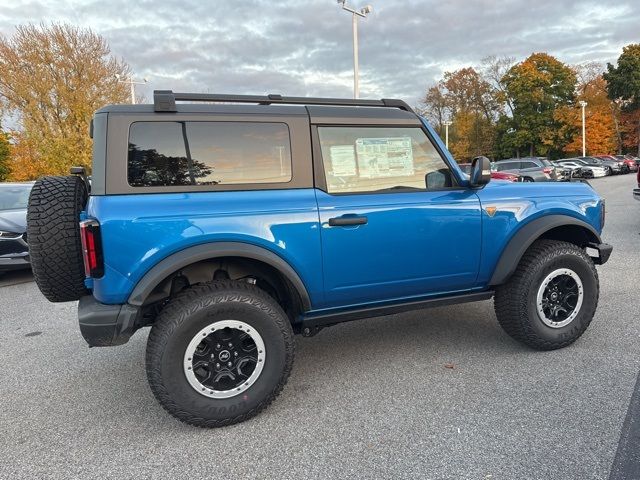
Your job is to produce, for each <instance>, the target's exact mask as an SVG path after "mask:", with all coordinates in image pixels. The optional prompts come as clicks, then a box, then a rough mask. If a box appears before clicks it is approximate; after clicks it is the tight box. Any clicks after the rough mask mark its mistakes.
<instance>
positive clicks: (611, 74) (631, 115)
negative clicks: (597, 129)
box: [603, 44, 640, 155]
mask: <svg viewBox="0 0 640 480" xmlns="http://www.w3.org/2000/svg"><path fill="white" fill-rule="evenodd" d="M603 77H604V79H605V80H606V81H607V92H608V94H609V98H610V99H611V100H613V101H614V102H617V103H618V104H619V105H620V107H621V109H622V111H623V113H624V115H623V117H622V118H623V122H624V123H625V124H626V125H624V126H623V127H622V129H623V130H625V131H626V134H627V135H626V136H627V139H626V141H625V144H627V145H630V144H634V145H635V146H636V147H637V154H638V155H640V44H632V45H627V46H626V47H624V48H623V49H622V54H621V55H620V56H619V57H618V65H617V66H616V67H614V66H613V65H612V64H610V63H609V64H607V72H606V73H605V74H604V75H603Z"/></svg>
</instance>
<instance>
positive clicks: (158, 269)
mask: <svg viewBox="0 0 640 480" xmlns="http://www.w3.org/2000/svg"><path fill="white" fill-rule="evenodd" d="M226 257H233V258H240V259H247V260H254V261H257V262H260V263H262V264H265V265H268V266H269V267H271V268H273V269H274V270H275V271H277V272H278V273H279V274H280V275H282V276H283V277H284V278H285V279H286V280H287V281H289V282H290V283H291V285H292V286H293V289H294V290H295V292H297V294H298V295H299V299H300V302H301V306H302V308H303V309H304V310H305V311H307V310H310V309H311V298H310V296H309V292H308V290H307V288H306V286H305V284H304V282H303V281H302V279H301V278H300V276H299V275H298V273H297V272H296V271H295V269H294V268H293V267H292V266H291V265H290V264H289V263H288V262H287V261H286V260H284V259H283V258H282V257H280V256H279V255H277V254H275V253H273V252H272V251H270V250H267V249H266V248H264V247H259V246H256V245H252V244H249V243H242V242H213V243H206V244H201V245H195V246H192V247H188V248H186V249H184V250H180V251H179V252H176V253H173V254H171V255H169V256H168V257H166V258H164V259H163V260H161V261H160V262H158V263H157V264H156V265H155V266H153V268H151V269H150V270H149V271H148V272H147V273H145V274H144V275H143V276H142V278H141V279H140V280H139V281H138V283H137V284H136V286H135V287H134V289H133V291H132V292H131V294H130V295H129V298H128V301H127V302H128V303H129V304H130V305H134V306H142V305H143V304H144V302H145V300H146V299H147V298H148V297H149V295H150V294H151V293H152V292H153V291H154V289H155V288H156V287H158V286H159V285H160V284H161V283H162V282H163V281H164V280H166V279H167V278H168V277H170V276H171V275H173V274H175V273H176V272H178V271H180V270H181V269H182V268H185V267H188V266H190V265H193V264H195V263H198V262H203V261H207V260H216V259H221V258H226Z"/></svg>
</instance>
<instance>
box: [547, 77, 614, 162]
mask: <svg viewBox="0 0 640 480" xmlns="http://www.w3.org/2000/svg"><path fill="white" fill-rule="evenodd" d="M579 78H580V81H579V85H578V98H577V100H579V101H580V100H583V101H585V102H587V107H586V110H585V129H586V147H587V152H588V153H589V154H590V155H606V154H610V153H612V152H614V151H615V150H616V145H617V140H616V138H617V135H616V122H615V118H614V111H613V110H612V105H611V103H612V102H611V100H609V97H608V96H607V82H606V81H605V80H604V78H603V77H602V75H601V74H596V75H595V76H593V75H591V74H589V75H588V76H585V75H579ZM557 120H559V121H560V122H562V123H563V124H564V126H563V127H561V128H562V129H566V130H567V131H568V132H569V134H568V135H567V136H568V138H569V142H568V143H567V145H565V147H564V151H565V152H567V153H574V154H580V155H582V115H581V110H580V107H579V104H578V102H577V103H576V105H574V106H571V107H562V108H560V109H558V110H557Z"/></svg>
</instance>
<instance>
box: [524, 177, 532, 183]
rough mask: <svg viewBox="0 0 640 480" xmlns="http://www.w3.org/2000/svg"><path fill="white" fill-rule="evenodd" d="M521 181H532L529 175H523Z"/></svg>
mask: <svg viewBox="0 0 640 480" xmlns="http://www.w3.org/2000/svg"><path fill="white" fill-rule="evenodd" d="M522 181H523V182H533V178H531V177H523V178H522Z"/></svg>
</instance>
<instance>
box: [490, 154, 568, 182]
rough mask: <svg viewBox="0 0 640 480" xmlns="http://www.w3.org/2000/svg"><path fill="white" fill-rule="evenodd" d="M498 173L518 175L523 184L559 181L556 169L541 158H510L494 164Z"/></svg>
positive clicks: (494, 168)
mask: <svg viewBox="0 0 640 480" xmlns="http://www.w3.org/2000/svg"><path fill="white" fill-rule="evenodd" d="M492 170H494V171H497V172H504V171H506V172H509V173H517V174H518V175H520V176H521V177H522V181H523V182H553V181H556V180H557V175H556V169H555V167H554V166H553V165H552V164H551V162H550V161H549V160H547V159H546V158H541V157H525V158H509V159H507V160H498V161H497V162H494V163H493V164H492Z"/></svg>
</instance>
